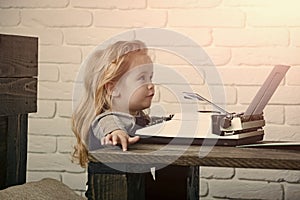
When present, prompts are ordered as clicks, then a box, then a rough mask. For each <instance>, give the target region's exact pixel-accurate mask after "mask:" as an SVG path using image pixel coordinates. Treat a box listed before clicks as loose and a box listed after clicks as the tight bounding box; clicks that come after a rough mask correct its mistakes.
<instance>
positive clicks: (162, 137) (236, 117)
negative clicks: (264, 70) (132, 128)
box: [136, 65, 290, 146]
mask: <svg viewBox="0 0 300 200" xmlns="http://www.w3.org/2000/svg"><path fill="white" fill-rule="evenodd" d="M289 68H290V66H285V65H276V66H275V67H274V68H273V70H272V71H271V73H270V74H269V76H268V77H267V79H266V80H265V82H264V83H263V85H262V86H261V88H260V89H259V91H258V92H257V93H256V95H255V97H254V98H253V100H252V102H251V103H250V105H249V106H248V108H247V110H246V111H245V112H243V113H230V112H227V111H226V110H224V109H223V108H221V107H220V106H218V105H216V104H214V103H212V102H210V101H209V100H207V99H205V98H204V97H202V96H200V95H199V94H196V93H189V92H183V93H182V95H183V96H184V98H185V99H189V100H197V101H205V102H207V103H209V104H211V105H212V106H213V107H215V108H216V110H217V111H195V112H189V113H175V114H174V115H170V116H168V117H163V118H160V119H157V120H154V122H152V123H151V125H149V126H146V127H145V128H142V129H139V130H137V132H136V135H139V136H140V137H141V143H165V144H167V143H172V144H195V145H197V144H208V145H212V144H213V145H228V146H237V145H244V144H251V143H255V142H258V141H261V140H263V137H264V130H263V127H264V126H265V120H264V116H263V109H264V108H265V106H266V105H267V103H268V102H269V100H270V99H271V97H272V95H273V94H274V92H275V90H276V89H277V87H278V85H279V84H280V82H281V81H282V79H283V77H284V76H285V74H286V72H287V71H288V70H289Z"/></svg>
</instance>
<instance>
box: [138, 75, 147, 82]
mask: <svg viewBox="0 0 300 200" xmlns="http://www.w3.org/2000/svg"><path fill="white" fill-rule="evenodd" d="M138 80H139V81H144V80H146V78H145V76H144V75H143V76H140V77H139V78H138Z"/></svg>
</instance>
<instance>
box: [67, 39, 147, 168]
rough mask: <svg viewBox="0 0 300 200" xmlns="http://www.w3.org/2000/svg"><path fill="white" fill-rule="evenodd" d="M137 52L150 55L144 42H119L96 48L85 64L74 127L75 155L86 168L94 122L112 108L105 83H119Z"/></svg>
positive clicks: (73, 117)
mask: <svg viewBox="0 0 300 200" xmlns="http://www.w3.org/2000/svg"><path fill="white" fill-rule="evenodd" d="M137 53H139V54H147V49H146V46H145V44H144V43H143V42H141V41H138V40H134V41H119V42H116V43H114V44H112V45H110V46H108V47H107V48H106V49H104V50H101V49H96V50H94V52H92V54H91V55H90V56H89V57H88V58H87V60H86V61H85V62H84V63H83V66H82V67H84V68H85V74H84V91H83V96H82V98H81V100H80V102H79V104H78V106H77V107H76V108H75V109H74V111H73V115H72V130H73V132H74V134H75V136H76V138H77V144H76V145H75V146H74V153H73V158H74V159H75V160H78V161H79V164H80V165H81V166H82V167H86V165H87V163H88V161H89V157H88V145H89V144H88V141H89V129H90V125H91V123H92V121H93V120H94V119H95V117H96V116H97V115H99V114H100V113H103V112H105V111H107V110H110V109H111V95H110V94H109V92H108V91H107V90H106V88H105V86H106V84H107V83H115V82H116V81H118V80H119V79H120V78H121V76H122V75H123V74H125V73H126V72H127V71H128V69H129V67H130V65H131V64H132V62H133V60H134V59H133V56H135V55H136V54H137ZM74 159H73V160H74Z"/></svg>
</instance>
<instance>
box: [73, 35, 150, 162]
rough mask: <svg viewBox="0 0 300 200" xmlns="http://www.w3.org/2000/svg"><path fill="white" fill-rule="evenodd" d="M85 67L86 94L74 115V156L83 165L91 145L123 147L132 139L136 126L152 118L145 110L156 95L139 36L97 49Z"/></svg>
mask: <svg viewBox="0 0 300 200" xmlns="http://www.w3.org/2000/svg"><path fill="white" fill-rule="evenodd" d="M85 67H86V68H85V76H84V95H83V98H82V99H81V101H80V103H79V105H78V106H77V108H76V109H75V110H74V113H73V116H72V129H73V132H74V133H75V135H76V138H77V144H76V146H75V147H74V148H75V151H74V154H73V156H74V157H75V158H77V159H78V160H79V163H80V165H81V166H86V164H87V162H88V151H89V150H95V149H98V148H101V146H102V145H108V144H112V145H117V144H120V145H121V146H122V149H123V151H126V150H127V146H128V145H129V144H133V143H136V142H137V141H138V140H139V137H138V136H134V133H135V131H136V130H137V129H138V128H141V127H144V126H146V125H147V124H148V123H149V122H150V118H149V117H148V116H147V115H146V114H145V113H144V112H143V110H144V109H147V108H149V107H150V105H151V101H152V97H153V95H154V85H153V84H152V75H153V65H152V60H151V59H150V57H149V55H148V51H147V49H146V46H145V44H144V43H142V42H141V41H137V40H135V41H119V42H116V43H115V44H112V45H110V46H108V47H107V48H106V49H104V50H95V51H94V52H93V53H92V54H91V55H90V57H89V58H88V59H87V61H86V62H85Z"/></svg>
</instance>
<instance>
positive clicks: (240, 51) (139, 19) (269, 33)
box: [0, 0, 300, 200]
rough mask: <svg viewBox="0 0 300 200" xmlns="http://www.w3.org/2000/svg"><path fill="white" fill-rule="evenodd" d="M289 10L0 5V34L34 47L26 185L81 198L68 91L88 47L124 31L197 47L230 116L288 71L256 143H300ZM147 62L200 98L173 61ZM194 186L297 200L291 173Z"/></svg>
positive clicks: (154, 2)
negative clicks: (32, 40) (272, 76)
mask: <svg viewBox="0 0 300 200" xmlns="http://www.w3.org/2000/svg"><path fill="white" fill-rule="evenodd" d="M299 7H300V4H299V2H298V1H297V0H286V1H281V0H265V1H261V0H193V1H186V0H175V1H173V0H165V1H161V0H123V1H118V0H110V1H99V0H87V1H85V0H22V1H19V0H10V1H6V0H0V33H6V34H18V35H29V36H37V37H39V76H38V79H39V84H38V90H39V91H38V112H37V113H34V114H31V115H30V119H29V140H28V141H29V144H28V173H27V180H28V181H33V180H39V179H41V178H43V177H51V178H55V179H57V180H60V181H62V182H64V183H65V184H67V185H68V186H70V187H71V188H72V189H74V190H75V191H77V192H78V193H82V192H83V191H84V190H85V182H86V172H85V171H84V170H83V169H81V168H80V167H79V166H77V165H75V164H73V163H72V162H71V158H70V152H71V151H72V145H73V144H74V142H75V140H74V136H73V134H72V131H71V129H70V117H71V113H72V101H71V100H72V89H73V83H74V80H75V78H76V74H77V72H78V69H79V66H80V63H81V62H82V61H83V60H84V58H85V57H86V56H87V55H88V53H89V52H90V51H91V50H92V49H93V48H94V47H95V46H97V45H98V44H100V43H101V42H103V41H104V40H106V39H108V38H110V37H111V36H113V35H115V34H118V33H121V32H123V31H125V30H130V29H131V28H133V27H161V28H168V29H171V30H174V31H177V32H179V33H182V34H185V35H187V36H188V37H190V38H191V39H193V40H194V41H196V42H197V43H198V44H199V45H200V46H202V47H203V48H204V50H205V51H206V52H207V54H208V55H209V56H210V58H211V59H212V61H213V62H214V64H215V65H216V66H217V69H218V71H219V73H220V76H221V78H222V80H223V84H224V85H225V91H226V100H227V104H228V106H227V108H228V110H230V111H243V110H245V108H246V107H247V104H249V102H250V101H251V99H252V98H253V95H254V94H255V93H256V91H257V90H258V88H259V85H261V84H262V82H263V81H264V79H265V77H266V76H267V75H268V73H269V71H270V70H271V67H272V66H273V65H275V64H288V65H292V68H291V69H290V71H289V72H288V74H287V76H286V78H285V80H284V81H282V83H281V85H280V87H279V88H278V90H277V91H276V93H275V95H274V97H273V98H272V100H271V102H270V105H269V106H267V108H266V109H265V117H266V120H267V125H266V127H265V132H266V137H265V139H268V140H296V141H300V114H299V113H300V78H299V75H300V56H299V53H300V15H299V14H298V12H297V10H299ZM135 35H137V36H139V33H134V32H130V33H128V37H129V38H134V36H135ZM161 42H164V41H163V40H162V41H161ZM178 44H180V41H179V43H178ZM181 48H183V47H181ZM156 59H157V61H159V62H160V63H162V64H168V65H172V66H173V65H174V66H175V67H174V68H175V69H176V70H181V71H182V74H183V75H185V76H188V77H189V83H190V84H192V85H193V86H192V87H193V88H194V89H195V90H196V91H198V92H199V93H201V94H203V95H205V96H207V97H209V91H208V90H207V87H206V85H205V82H204V81H203V80H202V79H201V78H200V77H199V79H197V76H195V75H193V76H189V74H190V71H191V70H190V69H189V68H188V64H187V63H186V62H185V61H184V60H183V59H180V58H178V57H177V58H176V57H174V56H172V55H167V54H164V53H159V54H158V55H157V57H156ZM198 59H199V60H200V61H201V59H203V58H198ZM194 74H195V73H194ZM204 77H205V74H204ZM157 91H158V95H157V96H156V97H155V101H163V103H162V105H163V106H165V107H169V109H170V110H176V109H178V106H176V104H174V102H175V101H174V98H173V97H172V95H170V94H168V93H167V92H166V91H165V90H164V89H163V88H159V89H158V90H157ZM200 181H201V191H200V196H201V199H252V198H256V199H284V200H290V199H292V200H293V199H299V197H300V193H299V191H300V174H299V171H286V170H263V169H253V170H249V169H233V168H211V167H201V180H200Z"/></svg>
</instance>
